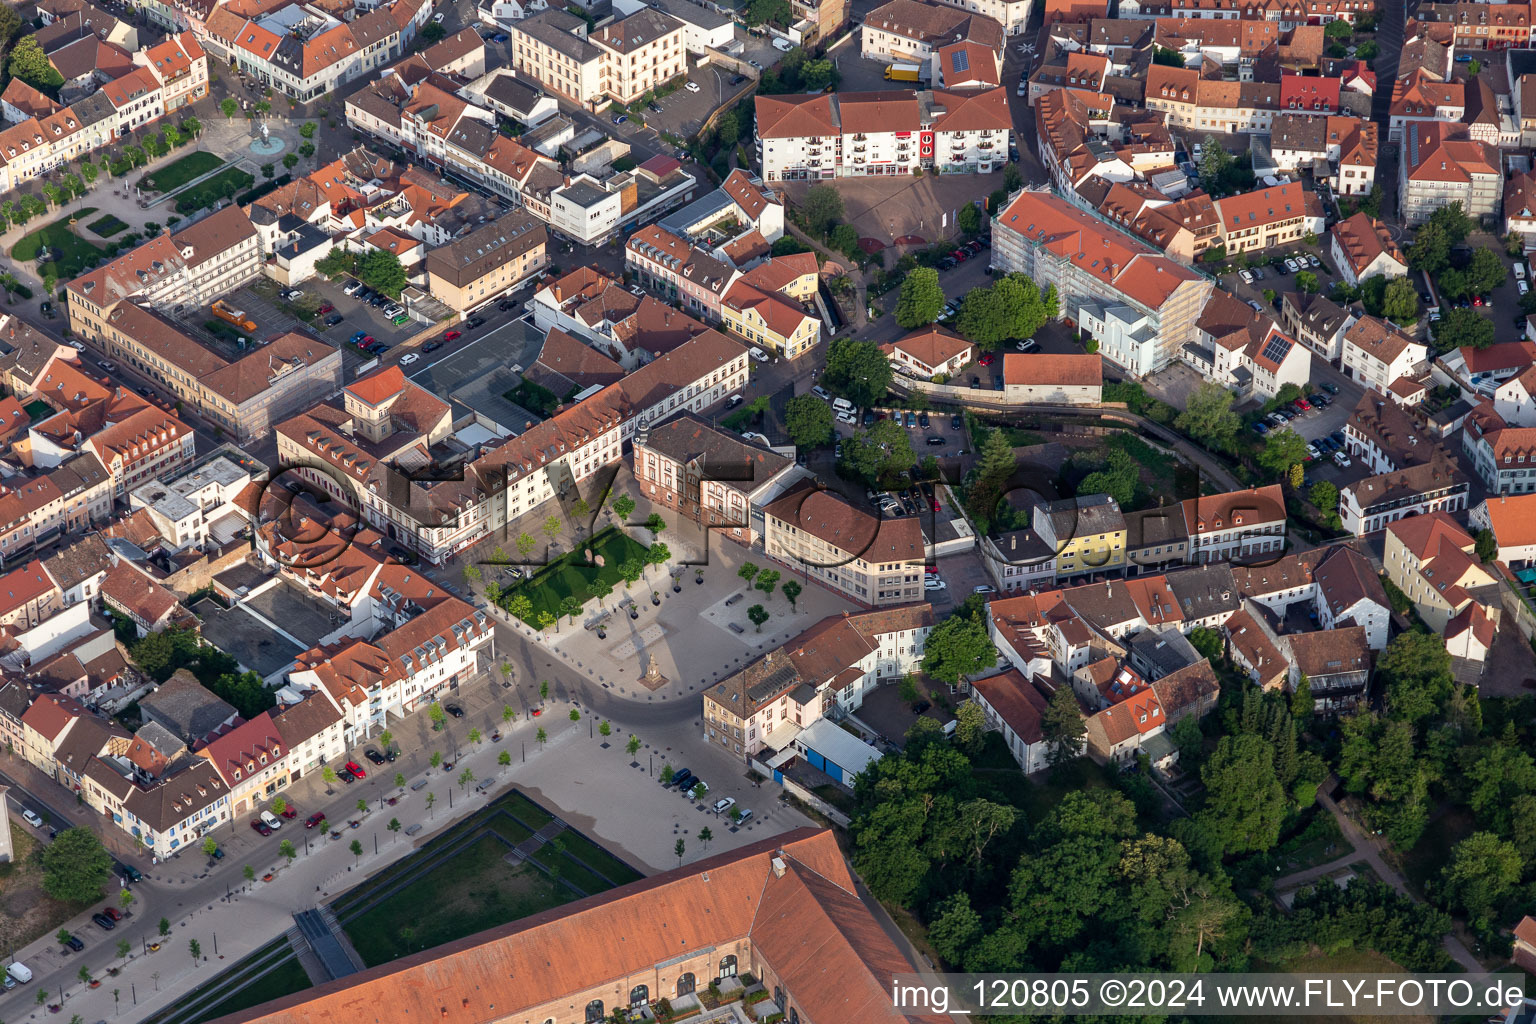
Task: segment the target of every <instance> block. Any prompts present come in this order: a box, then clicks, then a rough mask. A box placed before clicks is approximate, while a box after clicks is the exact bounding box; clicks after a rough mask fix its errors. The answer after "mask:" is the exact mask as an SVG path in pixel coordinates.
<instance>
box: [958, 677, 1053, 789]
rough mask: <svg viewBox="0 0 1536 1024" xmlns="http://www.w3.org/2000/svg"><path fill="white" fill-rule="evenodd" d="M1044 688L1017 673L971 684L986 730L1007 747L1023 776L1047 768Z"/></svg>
mask: <svg viewBox="0 0 1536 1024" xmlns="http://www.w3.org/2000/svg"><path fill="white" fill-rule="evenodd" d="M1046 687H1047V684H1045V683H1043V682H1041V681H1040V680H1039V678H1038V677H1031V678H1026V677H1025V676H1024V675H1023V674H1022V673H1020V672H1019V671H1018V670H1017V669H1009V670H1008V671H1006V672H1002V673H999V674H998V675H995V676H988V677H987V678H985V679H977V680H974V681H972V683H971V699H972V700H974V701H975V702H976V704H977V706H978V707H980V708H981V710H982V714H983V715H984V716H985V717H986V721H987V728H989V729H991V730H993V731H995V732H997V733H998V734H999V735H1001V736H1002V737H1003V741H1004V742H1005V743H1007V744H1008V752H1009V753H1010V754H1012V755H1013V759H1014V761H1016V762H1017V763H1018V765H1019V768H1020V769H1021V770H1022V771H1023V772H1024V773H1025V774H1031V773H1033V772H1038V771H1042V770H1044V769H1045V768H1048V767H1050V744H1049V743H1047V742H1046V740H1045V731H1044V730H1043V729H1042V727H1041V724H1042V722H1043V721H1044V718H1045V710H1046V706H1047V705H1048V704H1049V702H1050V694H1051V692H1053V691H1050V690H1048V689H1047V688H1046Z"/></svg>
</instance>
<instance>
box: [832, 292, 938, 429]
mask: <svg viewBox="0 0 1536 1024" xmlns="http://www.w3.org/2000/svg"><path fill="white" fill-rule="evenodd" d="M943 309H944V289H943V288H942V287H941V286H940V285H939V272H938V271H937V270H935V269H933V268H932V267H918V268H917V269H916V270H914V271H912V272H911V273H909V274H908V275H907V279H906V280H905V281H903V282H902V283H901V297H900V298H899V299H897V300H896V322H897V323H898V324H900V325H901V326H902V327H906V328H908V329H911V328H914V327H923V326H925V325H927V324H931V323H933V322H934V321H935V320H937V319H938V318H939V313H940V312H941V311H942V310H943ZM828 369H829V371H830V369H831V367H830V366H829V367H828ZM859 404H860V405H865V404H870V403H864V402H861V403H859Z"/></svg>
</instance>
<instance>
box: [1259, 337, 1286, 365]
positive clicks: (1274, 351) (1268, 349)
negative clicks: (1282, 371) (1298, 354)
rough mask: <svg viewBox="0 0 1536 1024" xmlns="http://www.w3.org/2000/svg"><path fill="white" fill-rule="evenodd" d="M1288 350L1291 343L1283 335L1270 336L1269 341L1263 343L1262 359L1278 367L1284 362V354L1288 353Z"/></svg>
mask: <svg viewBox="0 0 1536 1024" xmlns="http://www.w3.org/2000/svg"><path fill="white" fill-rule="evenodd" d="M1290 350H1291V342H1290V339H1289V338H1287V337H1285V336H1284V335H1283V334H1275V335H1271V336H1270V339H1269V340H1268V341H1266V342H1265V343H1264V358H1265V359H1267V360H1269V361H1270V362H1272V363H1274V364H1275V365H1276V366H1279V365H1280V364H1281V363H1282V362H1283V361H1284V360H1285V356H1286V353H1288V352H1290Z"/></svg>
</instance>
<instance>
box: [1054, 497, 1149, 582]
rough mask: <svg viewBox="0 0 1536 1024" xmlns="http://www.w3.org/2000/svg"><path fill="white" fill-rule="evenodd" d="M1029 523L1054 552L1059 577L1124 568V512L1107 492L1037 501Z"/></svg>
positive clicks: (1125, 536) (1064, 577) (1125, 535)
mask: <svg viewBox="0 0 1536 1024" xmlns="http://www.w3.org/2000/svg"><path fill="white" fill-rule="evenodd" d="M1030 526H1031V528H1032V529H1033V530H1034V531H1035V534H1036V535H1037V536H1039V538H1040V540H1041V541H1042V542H1043V543H1044V544H1045V546H1046V548H1047V549H1049V550H1051V551H1053V552H1055V556H1056V578H1057V579H1059V580H1061V579H1068V578H1070V577H1073V576H1085V575H1091V574H1093V573H1100V572H1118V571H1120V570H1122V569H1124V568H1125V545H1126V538H1127V534H1126V526H1125V516H1124V515H1123V514H1122V513H1121V512H1120V506H1119V504H1117V503H1116V502H1115V499H1114V498H1111V497H1110V496H1109V495H1107V494H1079V495H1077V496H1076V497H1074V498H1062V499H1060V500H1058V501H1051V502H1040V503H1037V504H1036V505H1035V507H1034V508H1033V510H1031V512H1030Z"/></svg>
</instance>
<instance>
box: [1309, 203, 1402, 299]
mask: <svg viewBox="0 0 1536 1024" xmlns="http://www.w3.org/2000/svg"><path fill="white" fill-rule="evenodd" d="M1328 250H1329V254H1330V255H1331V256H1332V257H1333V265H1334V266H1336V267H1338V269H1339V276H1340V277H1342V278H1343V279H1344V280H1345V281H1348V282H1349V283H1350V284H1352V285H1358V284H1359V283H1360V282H1361V281H1364V280H1365V279H1366V278H1368V277H1376V276H1377V275H1380V276H1382V277H1385V278H1387V279H1388V280H1390V279H1392V278H1394V277H1407V276H1408V257H1406V256H1404V255H1403V250H1402V249H1401V248H1400V247H1399V246H1398V244H1397V243H1396V242H1395V241H1393V240H1392V234H1391V232H1390V231H1388V230H1387V226H1386V225H1385V224H1383V223H1382V222H1381V221H1379V220H1373V219H1372V218H1371V217H1370V216H1368V215H1367V214H1364V213H1357V214H1355V215H1354V216H1353V217H1348V218H1346V219H1344V220H1341V221H1339V222H1338V223H1337V224H1335V225H1334V226H1333V227H1332V228H1330V229H1329V231H1328Z"/></svg>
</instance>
